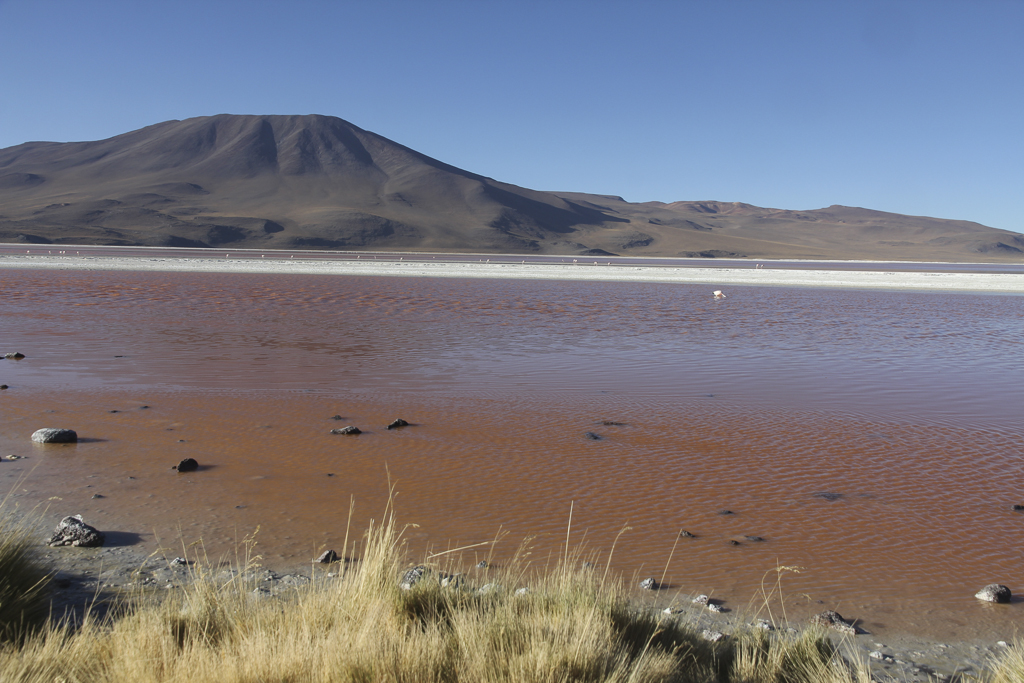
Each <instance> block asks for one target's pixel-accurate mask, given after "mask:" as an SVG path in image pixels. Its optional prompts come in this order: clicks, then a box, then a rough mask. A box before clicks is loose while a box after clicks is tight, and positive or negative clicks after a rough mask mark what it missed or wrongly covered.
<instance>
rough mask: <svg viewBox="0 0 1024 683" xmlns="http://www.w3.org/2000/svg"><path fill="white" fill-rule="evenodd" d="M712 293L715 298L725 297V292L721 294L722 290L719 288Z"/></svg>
mask: <svg viewBox="0 0 1024 683" xmlns="http://www.w3.org/2000/svg"><path fill="white" fill-rule="evenodd" d="M714 294H715V298H716V299H724V298H725V294H722V290H720V289H716V290H715V292H714Z"/></svg>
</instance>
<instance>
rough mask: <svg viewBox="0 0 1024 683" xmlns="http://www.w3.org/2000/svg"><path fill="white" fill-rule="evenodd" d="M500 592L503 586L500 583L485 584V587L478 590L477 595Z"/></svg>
mask: <svg viewBox="0 0 1024 683" xmlns="http://www.w3.org/2000/svg"><path fill="white" fill-rule="evenodd" d="M500 590H501V584H499V583H485V584H484V585H483V586H481V587H480V590H478V591H477V593H479V594H480V595H486V594H487V593H495V592H497V591H500Z"/></svg>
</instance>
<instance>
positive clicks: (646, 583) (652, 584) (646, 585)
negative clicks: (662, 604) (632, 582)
mask: <svg viewBox="0 0 1024 683" xmlns="http://www.w3.org/2000/svg"><path fill="white" fill-rule="evenodd" d="M640 587H641V588H643V589H644V590H645V591H656V590H658V589H659V588H660V587H661V586H659V585H658V582H657V581H655V580H654V577H653V576H649V577H647V578H646V579H644V580H643V581H641V582H640Z"/></svg>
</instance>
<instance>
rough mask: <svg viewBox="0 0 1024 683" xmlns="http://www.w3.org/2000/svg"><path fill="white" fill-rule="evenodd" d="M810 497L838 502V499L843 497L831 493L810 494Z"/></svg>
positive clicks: (839, 494)
mask: <svg viewBox="0 0 1024 683" xmlns="http://www.w3.org/2000/svg"><path fill="white" fill-rule="evenodd" d="M811 495H812V496H814V497H815V498H821V499H823V500H839V499H840V498H842V497H843V494H841V493H834V492H832V491H818V492H817V493H812V494H811Z"/></svg>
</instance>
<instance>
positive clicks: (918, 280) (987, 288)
mask: <svg viewBox="0 0 1024 683" xmlns="http://www.w3.org/2000/svg"><path fill="white" fill-rule="evenodd" d="M0 268H9V269H39V270H104V271H111V270H114V271H117V270H122V271H124V270H127V271H147V270H151V271H165V272H193V273H244V274H295V275H347V276H371V277H429V278H474V279H475V278H486V279H527V280H566V281H585V282H586V281H589V282H651V283H667V284H703V285H707V286H709V287H721V286H730V285H733V286H750V287H805V288H819V289H833V288H838V289H868V290H878V289H885V290H906V291H943V292H972V293H989V294H1024V274H1011V273H949V272H943V273H932V272H904V271H889V272H886V271H852V270H786V269H775V268H763V269H755V268H753V267H750V268H732V267H721V268H693V267H687V268H672V267H666V266H636V265H628V266H626V265H610V264H600V263H598V262H596V261H595V262H591V263H574V264H536V263H472V262H468V263H467V262H437V263H431V262H424V261H411V260H410V261H404V260H402V259H401V258H400V259H399V260H397V261H395V260H390V261H380V260H377V261H369V260H367V261H359V260H347V261H322V260H312V259H302V258H298V259H296V258H289V259H280V258H271V259H256V258H244V259H242V258H239V259H234V258H229V257H225V258H220V259H213V258H203V259H196V258H172V257H108V256H68V255H56V256H55V255H47V256H34V255H30V256H21V255H17V256H14V255H0Z"/></svg>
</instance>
